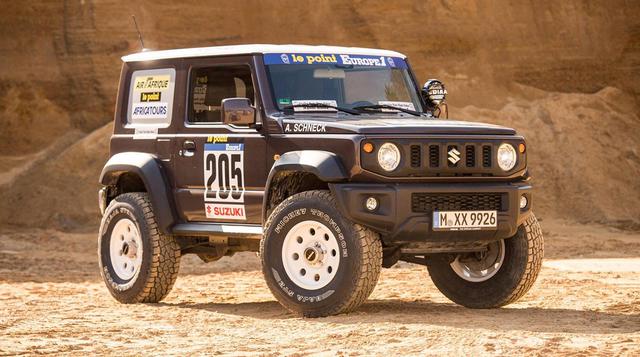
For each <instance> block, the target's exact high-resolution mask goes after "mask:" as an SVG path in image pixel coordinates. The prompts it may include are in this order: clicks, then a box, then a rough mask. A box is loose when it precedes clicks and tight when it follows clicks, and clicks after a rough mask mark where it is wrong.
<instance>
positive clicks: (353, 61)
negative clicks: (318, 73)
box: [264, 53, 407, 69]
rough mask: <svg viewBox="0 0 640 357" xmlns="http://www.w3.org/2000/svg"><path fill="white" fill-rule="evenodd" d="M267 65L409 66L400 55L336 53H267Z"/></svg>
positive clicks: (265, 59)
mask: <svg viewBox="0 0 640 357" xmlns="http://www.w3.org/2000/svg"><path fill="white" fill-rule="evenodd" d="M264 63H265V64H266V65H273V64H285V65H296V64H336V65H342V66H364V67H386V68H402V69H404V68H407V64H406V62H405V61H404V59H402V58H400V57H386V56H368V55H347V54H335V53H267V54H265V55H264Z"/></svg>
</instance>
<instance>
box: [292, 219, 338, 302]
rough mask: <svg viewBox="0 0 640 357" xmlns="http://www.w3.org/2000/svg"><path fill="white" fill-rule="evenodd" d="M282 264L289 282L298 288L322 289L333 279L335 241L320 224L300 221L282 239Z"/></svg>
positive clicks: (335, 256)
mask: <svg viewBox="0 0 640 357" xmlns="http://www.w3.org/2000/svg"><path fill="white" fill-rule="evenodd" d="M282 264H283V265H284V270H285V271H286V273H287V276H289V279H291V281H293V282H294V283H295V284H296V285H298V286H299V287H301V288H303V289H307V290H317V289H321V288H323V287H325V286H327V284H329V283H330V282H331V281H332V280H333V278H334V277H335V275H336V272H337V271H338V266H339V265H340V249H339V246H338V240H337V239H336V237H335V236H334V234H333V232H331V230H329V228H328V227H327V226H325V225H324V224H322V223H320V222H316V221H311V220H309V221H303V222H300V223H298V224H296V225H295V226H293V228H291V229H290V230H289V232H288V233H287V235H286V237H285V238H284V242H283V244H282Z"/></svg>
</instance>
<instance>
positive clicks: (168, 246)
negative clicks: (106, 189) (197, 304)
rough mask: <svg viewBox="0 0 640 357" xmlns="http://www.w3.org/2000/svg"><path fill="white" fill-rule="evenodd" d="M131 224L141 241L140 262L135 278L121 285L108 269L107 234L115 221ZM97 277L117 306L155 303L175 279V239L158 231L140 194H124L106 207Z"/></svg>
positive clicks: (177, 260)
mask: <svg viewBox="0 0 640 357" xmlns="http://www.w3.org/2000/svg"><path fill="white" fill-rule="evenodd" d="M123 218H128V219H130V220H131V221H133V222H134V223H135V225H136V226H137V228H138V232H139V234H140V237H141V238H142V246H143V249H142V262H141V266H140V268H139V270H138V272H137V274H136V275H135V276H133V277H132V278H131V279H129V280H127V281H124V280H122V279H120V278H119V277H118V275H117V274H116V273H115V272H114V270H113V267H112V266H111V258H110V255H109V244H110V240H111V232H112V229H113V227H114V225H115V224H116V222H117V221H118V220H119V219H123ZM98 257H99V261H100V274H101V275H102V278H103V279H104V282H105V284H106V285H107V288H108V289H109V292H110V293H111V295H113V297H114V298H115V299H116V300H118V301H119V302H121V303H125V304H132V303H155V302H159V301H161V300H162V299H163V298H165V297H166V296H167V294H168V293H169V291H171V288H172V287H173V284H174V283H175V281H176V278H177V276H178V270H179V266H180V247H179V245H178V243H177V242H176V240H175V238H174V237H173V236H170V235H165V234H163V233H162V232H160V230H159V229H158V223H157V220H156V217H155V214H154V212H153V207H152V205H151V202H150V201H149V195H148V194H147V193H144V192H132V193H125V194H122V195H119V196H117V197H116V198H114V199H113V200H112V201H111V202H110V204H109V206H108V207H107V209H106V211H105V214H104V216H103V218H102V223H101V225H100V232H99V234H98Z"/></svg>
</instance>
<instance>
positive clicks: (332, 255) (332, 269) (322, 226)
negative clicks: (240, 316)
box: [260, 191, 382, 317]
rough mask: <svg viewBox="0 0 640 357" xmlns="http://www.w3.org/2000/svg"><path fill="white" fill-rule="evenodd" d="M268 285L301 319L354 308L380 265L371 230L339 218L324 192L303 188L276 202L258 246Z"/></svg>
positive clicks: (370, 287)
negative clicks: (278, 203) (303, 190)
mask: <svg viewBox="0 0 640 357" xmlns="http://www.w3.org/2000/svg"><path fill="white" fill-rule="evenodd" d="M260 257H261V259H262V272H263V274H264V277H265V280H266V282H267V285H268V286H269V289H271V292H272V293H273V295H274V296H275V297H276V299H277V300H278V301H279V302H280V304H282V305H283V306H284V307H285V308H287V309H288V310H289V311H291V312H294V313H296V314H300V315H303V316H306V317H319V316H328V315H334V314H340V313H345V312H349V311H352V310H354V309H356V308H357V307H358V306H360V304H362V302H364V301H365V300H366V298H367V297H368V296H369V295H370V294H371V292H372V291H373V289H374V288H375V285H376V283H377V281H378V276H379V274H380V269H381V267H382V245H381V243H380V239H379V237H378V235H377V234H376V233H374V232H373V231H371V230H369V229H366V228H364V227H362V226H359V225H357V224H354V223H352V222H351V221H349V220H347V219H345V218H344V217H342V215H341V214H340V212H339V211H338V209H337V208H336V204H335V200H334V198H333V196H332V195H331V194H330V193H329V192H328V191H307V192H302V193H298V194H296V195H293V196H291V197H289V198H288V199H286V200H285V201H283V202H282V203H281V204H280V205H278V206H277V207H276V208H275V210H274V211H273V212H272V213H271V215H270V216H269V219H268V220H267V223H266V224H265V235H264V238H263V239H262V242H261V245H260Z"/></svg>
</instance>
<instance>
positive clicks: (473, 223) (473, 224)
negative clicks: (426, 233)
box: [433, 211, 498, 231]
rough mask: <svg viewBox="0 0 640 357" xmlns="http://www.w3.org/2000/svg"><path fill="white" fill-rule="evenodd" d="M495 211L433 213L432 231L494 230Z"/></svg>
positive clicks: (496, 215)
mask: <svg viewBox="0 0 640 357" xmlns="http://www.w3.org/2000/svg"><path fill="white" fill-rule="evenodd" d="M497 222H498V212H497V211H434V212H433V230H434V231H471V230H480V229H495V228H496V227H497Z"/></svg>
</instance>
